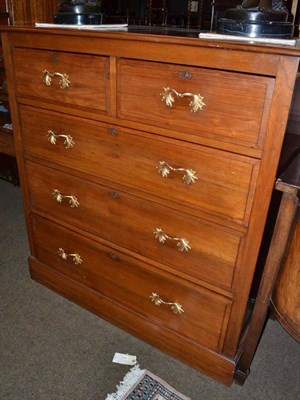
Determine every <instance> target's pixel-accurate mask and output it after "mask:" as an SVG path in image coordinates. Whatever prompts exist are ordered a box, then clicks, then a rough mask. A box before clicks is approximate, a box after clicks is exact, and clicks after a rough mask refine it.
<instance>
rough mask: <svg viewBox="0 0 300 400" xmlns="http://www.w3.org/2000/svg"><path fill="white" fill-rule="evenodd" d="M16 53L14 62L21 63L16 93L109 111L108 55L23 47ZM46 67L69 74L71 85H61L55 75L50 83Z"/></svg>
mask: <svg viewBox="0 0 300 400" xmlns="http://www.w3.org/2000/svg"><path fill="white" fill-rule="evenodd" d="M13 57H14V63H15V65H20V66H22V67H21V68H16V69H15V80H16V92H17V95H19V96H30V97H38V98H40V99H42V100H43V101H50V102H52V103H55V104H58V105H68V106H71V107H85V108H88V109H96V110H97V111H100V112H103V113H104V114H107V113H108V104H109V88H108V85H107V78H108V73H109V59H108V58H107V57H99V56H90V55H82V54H73V53H62V52H54V51H46V50H32V49H22V48H16V49H14V52H13ZM43 71H48V72H50V73H53V72H55V73H59V74H66V75H67V76H68V78H69V81H70V84H69V87H66V88H65V89H62V88H61V87H60V82H61V81H62V79H61V77H60V76H53V77H52V80H51V83H50V82H49V83H50V84H49V86H47V85H46V84H45V83H44V82H43V79H42V74H43Z"/></svg>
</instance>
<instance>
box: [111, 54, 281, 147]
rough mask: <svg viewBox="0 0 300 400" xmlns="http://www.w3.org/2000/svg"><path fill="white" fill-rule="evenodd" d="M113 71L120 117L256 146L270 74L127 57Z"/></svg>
mask: <svg viewBox="0 0 300 400" xmlns="http://www.w3.org/2000/svg"><path fill="white" fill-rule="evenodd" d="M117 73H118V74H117V76H118V80H117V113H118V117H120V118H123V119H126V120H130V121H136V122H143V123H146V124H149V125H154V126H158V127H162V128H165V129H172V130H179V131H181V132H185V133H187V134H189V135H192V136H194V140H195V137H197V136H204V137H209V138H215V139H219V140H222V141H227V142H232V143H238V144H243V145H245V146H249V147H260V142H261V140H262V139H263V136H264V129H265V122H266V118H267V117H268V113H269V108H270V101H271V96H272V93H273V87H274V80H273V79H272V78H268V77H259V76H254V75H247V74H237V73H231V72H225V71H217V70H210V69H205V68H194V67H189V66H181V65H172V64H162V63H154V62H147V61H136V60H128V59H120V60H119V61H118V70H117Z"/></svg>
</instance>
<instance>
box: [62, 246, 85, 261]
mask: <svg viewBox="0 0 300 400" xmlns="http://www.w3.org/2000/svg"><path fill="white" fill-rule="evenodd" d="M58 255H59V257H60V258H62V259H63V260H67V259H68V257H72V261H73V262H74V264H75V265H79V264H81V263H82V259H81V257H80V255H79V254H78V253H72V254H67V253H66V252H65V251H64V249H62V248H61V247H60V248H59V249H58Z"/></svg>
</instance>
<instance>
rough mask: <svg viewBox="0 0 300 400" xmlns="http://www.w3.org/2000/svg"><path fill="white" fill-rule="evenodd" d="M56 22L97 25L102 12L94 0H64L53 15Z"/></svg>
mask: <svg viewBox="0 0 300 400" xmlns="http://www.w3.org/2000/svg"><path fill="white" fill-rule="evenodd" d="M54 22H55V23H56V24H76V25H97V24H102V23H103V14H102V13H101V8H100V5H99V2H98V1H96V0H64V1H63V2H62V3H61V4H60V5H59V6H58V10H57V13H56V14H55V15H54Z"/></svg>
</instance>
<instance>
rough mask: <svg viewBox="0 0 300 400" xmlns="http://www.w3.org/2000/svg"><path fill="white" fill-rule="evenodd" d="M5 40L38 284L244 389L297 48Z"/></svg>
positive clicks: (89, 37) (130, 38)
mask: <svg viewBox="0 0 300 400" xmlns="http://www.w3.org/2000/svg"><path fill="white" fill-rule="evenodd" d="M2 36H3V45H4V51H5V62H6V68H7V77H8V88H9V96H10V104H11V106H12V116H13V124H14V132H15V144H16V149H17V158H18V164H19V168H20V175H21V184H22V189H23V197H24V206H25V212H26V218H27V226H28V232H29V240H30V246H31V255H30V257H29V266H30V271H31V276H32V278H33V279H35V280H37V281H38V282H40V283H42V284H44V285H46V286H47V287H49V288H51V289H53V290H55V291H56V292H58V293H60V294H61V295H63V296H65V297H67V298H68V299H70V300H72V301H74V302H76V303H78V304H80V305H81V306H83V307H85V308H87V309H88V310H90V311H92V312H94V313H96V314H98V315H99V316H101V317H102V318H104V319H106V320H108V321H110V322H111V323H114V324H116V325H118V326H119V327H121V328H123V329H125V330H127V331H128V332H130V333H132V334H133V335H136V336H138V337H140V338H141V339H143V340H145V341H147V342H148V343H150V344H152V345H154V346H156V347H158V348H159V349H161V350H163V351H165V352H167V353H168V354H170V355H173V356H174V357H177V358H178V359H180V360H182V361H183V362H186V363H188V364H189V365H191V366H192V367H194V368H196V369H198V370H200V371H202V372H203V373H205V374H208V375H210V376H211V377H213V378H214V379H217V380H219V381H221V382H223V383H225V384H228V385H229V384H231V382H232V380H233V378H234V373H235V371H236V368H237V365H238V361H239V357H240V355H241V354H242V352H243V344H244V339H243V338H244V333H245V331H246V330H247V316H248V315H249V312H248V311H249V307H248V302H249V301H248V300H249V293H250V289H251V285H252V282H253V276H254V272H255V268H256V263H257V258H258V254H259V249H260V245H261V240H262V235H263V231H264V227H265V220H266V215H267V212H268V207H269V201H270V197H271V193H272V188H273V183H274V177H275V174H276V168H277V163H278V159H279V156H280V150H281V146H282V141H283V138H284V133H285V126H286V122H287V119H288V112H289V107H290V103H291V98H292V94H293V87H294V82H295V78H296V74H297V69H298V61H299V50H298V49H297V48H287V47H285V48H283V47H268V46H255V45H247V44H246V45H244V44H229V43H226V42H224V43H221V42H218V43H216V42H210V41H205V40H200V39H197V38H184V37H170V36H160V35H146V34H139V33H134V32H102V33H90V32H85V31H59V30H47V29H34V28H12V29H7V30H6V31H4V32H3V34H2ZM250 314H251V313H250Z"/></svg>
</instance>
